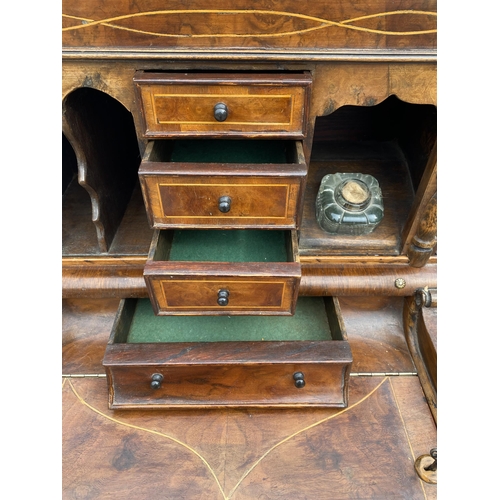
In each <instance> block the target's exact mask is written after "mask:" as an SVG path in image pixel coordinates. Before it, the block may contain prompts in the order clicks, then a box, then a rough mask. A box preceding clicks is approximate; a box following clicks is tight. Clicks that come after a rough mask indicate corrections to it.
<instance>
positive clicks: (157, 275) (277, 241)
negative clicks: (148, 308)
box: [144, 229, 301, 316]
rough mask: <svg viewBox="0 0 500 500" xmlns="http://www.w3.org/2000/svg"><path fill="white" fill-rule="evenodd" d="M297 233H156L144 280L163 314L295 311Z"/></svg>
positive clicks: (155, 303) (283, 313)
mask: <svg viewBox="0 0 500 500" xmlns="http://www.w3.org/2000/svg"><path fill="white" fill-rule="evenodd" d="M300 276H301V272H300V263H299V262H298V242H297V233H296V231H293V230H292V231H286V230H285V231H278V230H273V231H268V230H252V229H232V230H187V229H179V230H165V231H155V232H154V236H153V240H152V242H151V248H150V252H149V255H148V260H147V262H146V265H145V267H144V278H145V281H146V285H147V288H148V293H149V296H150V299H151V302H152V304H153V308H154V311H155V313H156V314H158V315H230V314H231V315H248V314H258V315H285V316H286V315H291V314H293V312H294V308H295V304H296V301H297V297H298V291H299V282H300Z"/></svg>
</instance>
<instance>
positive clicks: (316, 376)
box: [108, 361, 349, 409]
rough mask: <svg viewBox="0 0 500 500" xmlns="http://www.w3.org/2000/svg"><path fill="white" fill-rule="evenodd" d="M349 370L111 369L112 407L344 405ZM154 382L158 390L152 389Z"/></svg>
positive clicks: (293, 366) (267, 366)
mask: <svg viewBox="0 0 500 500" xmlns="http://www.w3.org/2000/svg"><path fill="white" fill-rule="evenodd" d="M348 369H349V363H347V362H335V361H332V362H330V363H329V364H324V365H320V364H317V365H312V364H307V365H306V364H301V363H269V362H268V363H264V364H260V365H248V366H245V365H244V364H242V365H208V366H207V365H205V366H175V367H165V366H138V367H132V366H127V367H125V368H124V367H115V368H112V369H111V370H108V378H109V383H110V384H111V386H112V391H111V394H112V399H111V401H110V406H111V407H112V408H117V409H118V408H131V407H132V408H133V407H138V408H139V407H144V406H145V405H150V406H152V407H179V406H189V407H193V406H259V405H263V406H268V405H279V406H297V405H306V404H307V405H319V406H332V407H345V406H346V404H347V401H346V399H347V398H346V394H345V392H346V379H347V377H348ZM295 374H299V377H298V378H300V374H302V375H303V378H302V380H303V381H304V382H303V383H304V384H305V385H303V386H302V385H301V384H302V383H301V382H300V381H299V382H297V381H296V379H295V378H297V375H295ZM155 375H156V377H155ZM158 375H160V376H161V377H158ZM294 375H295V378H294ZM154 379H156V380H157V382H158V383H157V384H156V385H155V386H156V387H158V386H159V387H158V388H153V387H152V385H151V383H152V382H153V380H154ZM296 382H297V383H296Z"/></svg>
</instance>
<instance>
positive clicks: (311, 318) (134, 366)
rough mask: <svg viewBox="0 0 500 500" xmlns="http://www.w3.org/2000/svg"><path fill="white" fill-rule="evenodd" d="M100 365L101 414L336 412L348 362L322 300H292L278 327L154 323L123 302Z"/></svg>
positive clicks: (331, 305)
mask: <svg viewBox="0 0 500 500" xmlns="http://www.w3.org/2000/svg"><path fill="white" fill-rule="evenodd" d="M103 365H104V367H105V368H106V373H107V376H108V385H109V395H110V399H109V403H110V407H111V408H148V407H149V408H173V407H184V406H185V407H193V408H195V407H216V406H283V405H284V406H301V405H306V404H307V405H317V406H333V407H345V406H347V403H348V401H347V397H348V383H349V375H350V369H351V365H352V352H351V348H350V346H349V342H348V341H347V335H346V332H345V328H344V322H343V321H342V312H341V310H340V306H339V303H338V301H337V300H336V299H332V298H331V297H329V298H327V297H301V298H300V299H299V301H298V304H297V310H296V314H294V315H293V316H291V317H287V318H283V317H280V318H273V317H266V316H254V317H248V316H247V317H234V316H224V317H219V318H215V317H213V318H206V317H203V318H194V317H188V316H182V317H170V318H161V317H157V316H155V315H154V313H153V311H152V310H151V307H150V304H149V301H148V300H147V299H139V300H137V299H126V300H122V301H121V303H120V307H119V309H118V313H117V316H116V318H115V322H114V324H113V328H112V331H111V334H110V338H109V342H108V344H107V346H106V352H105V355H104V359H103Z"/></svg>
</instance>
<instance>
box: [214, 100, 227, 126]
mask: <svg viewBox="0 0 500 500" xmlns="http://www.w3.org/2000/svg"><path fill="white" fill-rule="evenodd" d="M214 118H215V119H216V120H217V121H218V122H223V121H225V120H226V118H227V106H226V105H225V104H224V103H223V102H218V103H217V104H216V105H215V106H214Z"/></svg>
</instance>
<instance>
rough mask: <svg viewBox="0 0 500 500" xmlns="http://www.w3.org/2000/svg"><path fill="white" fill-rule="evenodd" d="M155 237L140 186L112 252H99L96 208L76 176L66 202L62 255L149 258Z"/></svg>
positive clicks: (65, 199)
mask: <svg viewBox="0 0 500 500" xmlns="http://www.w3.org/2000/svg"><path fill="white" fill-rule="evenodd" d="M152 237H153V230H152V229H150V228H149V224H148V220H147V215H146V209H145V207H144V202H143V200H142V194H141V190H140V187H139V184H137V185H136V187H135V188H134V191H133V192H132V196H131V199H130V202H129V204H128V206H127V209H126V211H125V214H124V216H123V219H122V221H121V223H120V225H119V227H118V229H117V231H116V234H115V236H114V238H113V242H112V244H111V246H110V248H109V252H101V251H100V250H99V245H98V240H97V233H96V227H95V225H94V223H93V222H92V205H91V201H90V197H89V195H88V193H87V192H86V191H85V189H84V188H83V187H81V186H80V185H79V184H78V182H77V179H76V177H75V178H74V179H73V180H72V182H71V183H70V185H69V186H68V188H67V189H66V191H65V192H64V194H63V199H62V240H63V241H62V247H63V248H62V254H63V258H68V257H82V258H85V257H109V256H115V257H119V256H130V255H135V256H144V257H145V256H146V255H147V253H148V250H149V245H150V244H151V239H152Z"/></svg>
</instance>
